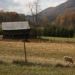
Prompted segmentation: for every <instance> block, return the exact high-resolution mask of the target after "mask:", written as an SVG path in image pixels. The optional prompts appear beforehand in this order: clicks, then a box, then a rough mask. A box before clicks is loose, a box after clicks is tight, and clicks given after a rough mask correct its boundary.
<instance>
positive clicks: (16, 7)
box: [0, 0, 67, 15]
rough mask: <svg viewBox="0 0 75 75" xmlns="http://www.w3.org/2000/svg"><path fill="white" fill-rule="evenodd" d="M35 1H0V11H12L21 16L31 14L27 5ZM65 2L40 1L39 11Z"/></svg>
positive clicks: (59, 0)
mask: <svg viewBox="0 0 75 75" xmlns="http://www.w3.org/2000/svg"><path fill="white" fill-rule="evenodd" d="M34 1H35V0H0V10H3V11H12V12H14V11H15V12H18V13H23V14H26V15H28V14H31V12H30V9H29V4H33V3H34ZM65 1H67V0H40V2H39V5H40V11H41V10H44V9H46V8H48V7H55V6H57V5H59V4H61V3H64V2H65Z"/></svg>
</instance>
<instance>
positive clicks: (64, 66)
mask: <svg viewBox="0 0 75 75" xmlns="http://www.w3.org/2000/svg"><path fill="white" fill-rule="evenodd" d="M12 64H16V65H20V66H28V67H30V66H40V67H54V68H58V67H60V68H75V64H73V65H70V64H66V65H65V64H62V63H57V64H55V65H54V64H48V63H44V64H43V63H33V62H24V61H21V60H20V61H18V60H16V61H15V60H14V61H13V62H12Z"/></svg>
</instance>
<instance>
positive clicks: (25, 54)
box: [24, 40, 27, 62]
mask: <svg viewBox="0 0 75 75" xmlns="http://www.w3.org/2000/svg"><path fill="white" fill-rule="evenodd" d="M24 56H25V62H27V53H26V44H25V40H24Z"/></svg>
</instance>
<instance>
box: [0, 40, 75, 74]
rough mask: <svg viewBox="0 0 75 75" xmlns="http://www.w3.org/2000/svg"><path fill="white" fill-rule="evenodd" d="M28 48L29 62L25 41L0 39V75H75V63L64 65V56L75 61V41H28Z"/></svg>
mask: <svg viewBox="0 0 75 75" xmlns="http://www.w3.org/2000/svg"><path fill="white" fill-rule="evenodd" d="M26 49H27V59H28V63H24V49H23V42H20V41H0V75H75V64H74V65H71V64H70V66H62V65H66V64H68V63H66V62H65V61H64V59H63V57H64V56H71V57H73V59H74V61H75V43H66V42H62V43H57V42H56V43H54V42H53V43H50V42H46V43H45V42H38V43H37V42H26ZM57 64H58V65H59V66H57ZM60 64H62V65H60Z"/></svg>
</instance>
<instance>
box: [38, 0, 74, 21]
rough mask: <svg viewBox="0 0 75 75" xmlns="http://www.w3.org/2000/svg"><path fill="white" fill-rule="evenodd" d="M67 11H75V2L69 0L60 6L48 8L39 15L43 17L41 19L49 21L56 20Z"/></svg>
mask: <svg viewBox="0 0 75 75" xmlns="http://www.w3.org/2000/svg"><path fill="white" fill-rule="evenodd" d="M65 11H75V0H68V1H67V2H65V3H62V4H61V5H59V6H56V7H53V8H51V7H50V8H47V9H45V10H43V11H42V12H41V13H39V15H40V16H41V19H43V18H44V17H48V19H49V20H54V19H55V18H56V17H57V16H58V15H60V14H63V13H64V12H65Z"/></svg>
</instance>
